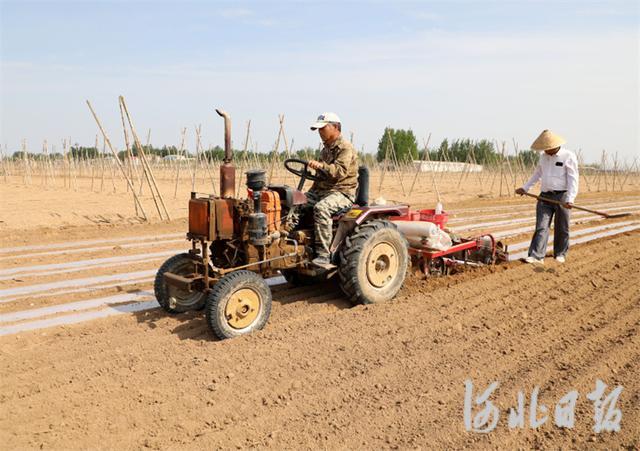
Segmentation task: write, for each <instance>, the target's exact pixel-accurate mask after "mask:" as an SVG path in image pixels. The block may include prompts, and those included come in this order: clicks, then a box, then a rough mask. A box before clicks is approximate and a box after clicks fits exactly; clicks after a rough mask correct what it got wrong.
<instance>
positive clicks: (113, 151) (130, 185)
mask: <svg viewBox="0 0 640 451" xmlns="http://www.w3.org/2000/svg"><path fill="white" fill-rule="evenodd" d="M87 106H88V107H89V110H91V114H92V115H93V118H94V119H95V121H96V124H98V128H99V129H100V132H101V133H102V137H103V138H104V141H105V142H106V143H107V145H108V146H109V149H110V150H111V153H112V154H113V156H114V157H115V158H116V162H117V164H118V167H119V168H120V171H122V174H123V175H124V178H125V180H126V181H127V184H128V185H129V188H131V193H132V194H133V198H134V199H135V201H136V203H137V204H138V207H140V211H141V212H142V215H143V217H144V220H145V221H148V218H147V213H146V212H145V211H144V208H143V207H142V203H141V202H140V199H138V196H137V195H136V192H135V190H134V188H133V185H132V184H131V180H130V179H129V177H127V173H126V171H125V168H124V167H123V166H122V164H121V163H120V159H119V158H118V154H117V152H116V151H115V150H114V149H113V146H112V145H111V141H110V140H109V137H108V136H107V132H105V131H104V128H102V124H101V123H100V119H98V116H97V115H96V112H95V111H94V110H93V107H92V106H91V103H90V102H89V101H88V100H87Z"/></svg>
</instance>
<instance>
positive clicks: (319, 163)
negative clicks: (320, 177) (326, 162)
mask: <svg viewBox="0 0 640 451" xmlns="http://www.w3.org/2000/svg"><path fill="white" fill-rule="evenodd" d="M322 166H323V163H322V161H316V160H309V167H310V168H311V169H322Z"/></svg>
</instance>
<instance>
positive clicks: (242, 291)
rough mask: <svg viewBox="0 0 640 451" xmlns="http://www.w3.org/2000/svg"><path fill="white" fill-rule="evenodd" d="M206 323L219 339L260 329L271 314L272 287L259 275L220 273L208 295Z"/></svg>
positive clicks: (244, 271) (245, 272) (243, 271)
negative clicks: (219, 277) (221, 274)
mask: <svg viewBox="0 0 640 451" xmlns="http://www.w3.org/2000/svg"><path fill="white" fill-rule="evenodd" d="M206 313H207V324H209V328H210V329H211V331H212V332H213V333H214V334H215V335H216V336H217V337H218V338H220V339H221V340H223V339H225V338H233V337H237V336H238V335H243V334H248V333H250V332H253V331H254V330H259V329H262V328H263V327H264V326H265V325H266V324H267V321H268V320H269V314H270V313H271V290H270V289H269V286H268V285H267V283H266V282H265V281H264V279H263V278H262V277H260V276H259V275H258V274H256V273H254V272H251V271H246V270H240V271H234V272H232V273H229V274H227V275H225V276H223V277H222V278H221V279H220V280H219V281H218V283H216V285H215V286H214V287H213V289H212V290H211V292H210V293H209V297H208V298H207V307H206Z"/></svg>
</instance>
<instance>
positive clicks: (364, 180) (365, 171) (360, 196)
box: [333, 166, 369, 221]
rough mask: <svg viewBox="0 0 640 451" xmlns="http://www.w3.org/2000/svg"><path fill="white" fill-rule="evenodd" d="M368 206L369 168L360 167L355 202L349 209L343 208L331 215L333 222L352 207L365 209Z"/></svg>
mask: <svg viewBox="0 0 640 451" xmlns="http://www.w3.org/2000/svg"><path fill="white" fill-rule="evenodd" d="M367 205H369V168H368V167H366V166H360V167H359V168H358V187H357V188H356V200H355V202H354V203H353V205H352V206H351V207H345V208H343V209H342V210H339V211H337V212H336V213H335V214H334V215H333V220H334V221H337V220H338V219H340V218H341V217H342V215H344V214H345V213H346V212H348V211H349V210H351V209H352V208H353V207H366V206H367Z"/></svg>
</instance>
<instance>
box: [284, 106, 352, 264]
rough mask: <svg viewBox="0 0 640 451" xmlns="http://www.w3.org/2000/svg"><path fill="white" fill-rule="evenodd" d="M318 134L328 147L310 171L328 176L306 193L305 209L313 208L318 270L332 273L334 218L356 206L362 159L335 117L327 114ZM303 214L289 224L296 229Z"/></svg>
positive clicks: (318, 125)
mask: <svg viewBox="0 0 640 451" xmlns="http://www.w3.org/2000/svg"><path fill="white" fill-rule="evenodd" d="M311 130H318V133H319V134H320V138H321V139H322V142H323V144H324V147H323V148H322V151H321V153H320V161H317V160H311V161H309V167H310V168H312V169H315V170H317V171H320V172H322V173H324V174H326V177H325V178H323V179H322V180H318V181H315V182H314V183H313V185H312V186H311V189H310V190H309V191H308V192H307V193H305V194H306V196H307V204H306V205H305V206H304V208H305V209H310V208H313V219H314V229H315V251H316V257H315V258H314V259H313V261H312V263H313V264H314V265H315V266H318V267H321V268H324V269H331V268H333V267H334V265H333V264H332V263H331V259H330V257H331V255H330V251H329V247H330V246H331V240H332V238H333V233H332V219H331V218H332V216H333V215H334V214H336V213H337V212H339V211H340V210H343V209H345V208H349V207H351V206H352V205H353V202H354V200H355V193H356V188H357V187H358V155H357V153H356V151H355V149H354V148H353V145H352V144H351V143H350V142H349V141H347V140H346V139H344V137H343V136H342V124H341V122H340V118H339V117H338V115H337V114H335V113H323V114H321V115H320V116H318V119H317V120H316V122H314V123H313V124H312V125H311ZM300 213H301V212H300V211H297V212H295V213H293V214H292V215H291V216H292V217H291V219H290V222H289V225H290V226H292V225H294V224H296V223H297V222H298V220H299V217H300Z"/></svg>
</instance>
